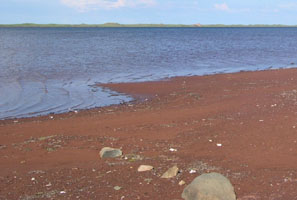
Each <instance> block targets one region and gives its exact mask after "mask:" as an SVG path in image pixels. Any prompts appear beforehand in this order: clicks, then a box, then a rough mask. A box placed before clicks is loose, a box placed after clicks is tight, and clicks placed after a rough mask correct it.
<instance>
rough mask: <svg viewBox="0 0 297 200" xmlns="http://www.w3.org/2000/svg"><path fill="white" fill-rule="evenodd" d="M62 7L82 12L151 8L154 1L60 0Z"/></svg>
mask: <svg viewBox="0 0 297 200" xmlns="http://www.w3.org/2000/svg"><path fill="white" fill-rule="evenodd" d="M60 1H61V2H62V3H63V4H64V5H66V6H69V7H73V8H76V9H77V10H79V11H81V12H84V11H88V10H95V9H99V8H104V9H113V8H121V7H135V6H153V5H155V4H156V2H155V0H60Z"/></svg>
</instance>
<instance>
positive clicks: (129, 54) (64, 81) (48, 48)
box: [0, 28, 297, 119]
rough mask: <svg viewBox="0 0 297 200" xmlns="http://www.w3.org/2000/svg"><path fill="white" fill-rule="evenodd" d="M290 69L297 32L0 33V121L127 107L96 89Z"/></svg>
mask: <svg viewBox="0 0 297 200" xmlns="http://www.w3.org/2000/svg"><path fill="white" fill-rule="evenodd" d="M295 63H297V28H0V119H7V118H14V117H31V116H38V115H45V114H49V113H61V112H67V111H71V110H78V109H88V108H95V107H100V106H106V105H111V104H118V103H121V102H125V101H130V100H132V98H131V97H130V96H129V95H125V94H119V93H116V92H114V91H110V90H108V89H103V88H100V87H96V86H95V84H97V83H110V82H114V83H117V82H139V81H153V80H160V79H163V78H169V77H174V76H190V75H206V74H214V73H229V72H238V71H254V70H263V69H270V68H272V69H276V68H290V67H296V65H295Z"/></svg>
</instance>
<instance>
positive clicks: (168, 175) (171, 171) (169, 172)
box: [161, 166, 178, 179]
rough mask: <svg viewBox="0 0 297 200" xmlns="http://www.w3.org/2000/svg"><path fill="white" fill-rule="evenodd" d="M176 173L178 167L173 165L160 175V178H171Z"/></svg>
mask: <svg viewBox="0 0 297 200" xmlns="http://www.w3.org/2000/svg"><path fill="white" fill-rule="evenodd" d="M177 173H178V167H177V166H173V167H171V168H169V169H168V170H167V171H166V172H165V173H164V174H163V175H162V176H161V178H167V179H169V178H173V177H175V176H176V175H177Z"/></svg>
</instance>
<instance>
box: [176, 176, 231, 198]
mask: <svg viewBox="0 0 297 200" xmlns="http://www.w3.org/2000/svg"><path fill="white" fill-rule="evenodd" d="M182 198H183V199H185V200H236V195H235V192H234V188H233V186H232V184H231V183H230V181H229V180H228V179H227V178H226V177H224V176H223V175H221V174H218V173H209V174H202V175H201V176H198V177H197V178H195V179H194V180H193V182H192V183H191V184H190V185H188V186H187V187H186V188H185V189H184V191H183V193H182Z"/></svg>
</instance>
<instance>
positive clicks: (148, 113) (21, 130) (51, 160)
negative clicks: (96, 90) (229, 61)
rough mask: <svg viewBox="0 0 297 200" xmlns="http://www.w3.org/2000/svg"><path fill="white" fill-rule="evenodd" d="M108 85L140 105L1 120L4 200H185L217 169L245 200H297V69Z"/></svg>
mask: <svg viewBox="0 0 297 200" xmlns="http://www.w3.org/2000/svg"><path fill="white" fill-rule="evenodd" d="M102 86H104V87H107V88H110V89H113V90H115V91H118V92H124V93H127V94H130V95H132V96H133V97H134V98H135V99H136V100H135V101H134V102H133V103H126V104H122V105H114V106H109V107H104V108H98V109H92V110H85V111H79V112H78V113H74V112H72V113H66V114H59V115H49V116H43V117H37V118H28V119H17V120H5V121H0V166H1V167H0V199H46V198H48V199H181V193H182V191H183V189H184V187H185V185H183V186H180V185H179V184H178V183H179V182H180V181H181V180H184V181H185V182H186V185H187V184H189V183H190V182H191V181H192V180H193V179H194V178H195V177H196V176H198V175H199V174H201V173H205V172H213V171H214V172H219V173H222V174H223V175H225V176H226V177H228V178H229V179H230V181H231V182H232V184H233V185H234V188H235V192H236V194H237V197H238V199H240V200H253V199H271V200H272V199H285V200H288V199H289V200H294V199H297V190H296V188H297V159H296V157H297V117H296V116H297V69H282V70H271V71H258V72H240V73H235V74H219V75H211V76H193V77H177V78H173V79H170V80H164V81H158V82H144V83H124V84H105V85H102ZM219 144H221V145H222V146H220V145H219ZM106 146H108V147H115V148H121V149H122V151H123V153H124V156H123V157H121V158H115V159H101V158H100V157H99V151H100V150H101V148H103V147H106ZM170 148H173V149H176V151H170ZM141 164H147V165H152V166H154V170H152V171H149V172H137V168H138V166H139V165H141ZM174 165H177V166H178V167H179V169H180V173H179V174H178V175H177V176H176V177H174V178H172V179H161V178H160V176H161V175H162V174H163V173H164V172H165V171H166V170H167V169H168V168H170V167H172V166H174ZM190 170H195V171H196V173H189V171H190ZM115 186H119V187H120V189H119V190H115V189H114V187H115ZM117 189H118V188H117Z"/></svg>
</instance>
